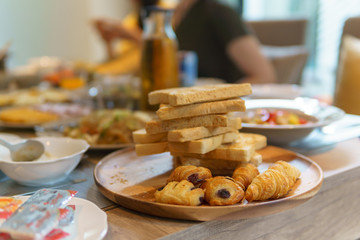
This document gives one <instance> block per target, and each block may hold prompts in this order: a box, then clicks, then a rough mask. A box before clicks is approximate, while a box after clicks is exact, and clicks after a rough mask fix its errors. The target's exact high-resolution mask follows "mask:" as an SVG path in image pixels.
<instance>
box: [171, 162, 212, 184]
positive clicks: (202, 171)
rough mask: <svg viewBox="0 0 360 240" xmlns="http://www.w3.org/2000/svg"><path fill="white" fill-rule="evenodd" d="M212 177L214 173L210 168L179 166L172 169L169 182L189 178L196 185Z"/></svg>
mask: <svg viewBox="0 0 360 240" xmlns="http://www.w3.org/2000/svg"><path fill="white" fill-rule="evenodd" d="M208 178H212V174H211V172H210V170H209V169H207V168H204V167H195V166H179V167H177V168H175V169H174V171H172V173H171V175H170V176H169V177H168V179H167V182H173V181H176V182H180V181H181V180H187V181H189V182H191V183H192V184H194V185H197V184H199V183H202V182H203V181H205V179H208Z"/></svg>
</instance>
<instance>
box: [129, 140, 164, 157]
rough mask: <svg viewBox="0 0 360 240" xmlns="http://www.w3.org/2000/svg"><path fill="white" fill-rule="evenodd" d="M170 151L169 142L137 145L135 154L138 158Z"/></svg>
mask: <svg viewBox="0 0 360 240" xmlns="http://www.w3.org/2000/svg"><path fill="white" fill-rule="evenodd" d="M168 151H169V148H168V142H157V143H146V144H135V152H136V155H137V156H145V155H152V154H158V153H163V152H168Z"/></svg>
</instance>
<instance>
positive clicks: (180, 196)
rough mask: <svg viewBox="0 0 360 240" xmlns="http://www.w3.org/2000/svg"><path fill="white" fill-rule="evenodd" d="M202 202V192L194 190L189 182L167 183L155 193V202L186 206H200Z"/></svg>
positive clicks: (197, 189)
mask: <svg viewBox="0 0 360 240" xmlns="http://www.w3.org/2000/svg"><path fill="white" fill-rule="evenodd" d="M203 200H204V190H203V189H201V188H195V187H194V184H192V183H191V182H189V181H186V180H182V181H181V182H175V181H173V182H169V183H168V184H166V186H165V187H164V188H163V189H161V190H157V191H156V192H155V201H156V202H160V203H169V204H177V205H186V206H198V205H201V204H202V202H203Z"/></svg>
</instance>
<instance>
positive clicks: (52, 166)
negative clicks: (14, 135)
mask: <svg viewBox="0 0 360 240" xmlns="http://www.w3.org/2000/svg"><path fill="white" fill-rule="evenodd" d="M34 139H36V140H39V141H40V142H42V143H43V144H44V146H45V153H44V154H43V155H42V156H41V157H40V158H39V159H37V160H35V161H32V162H14V161H12V160H11V157H10V153H9V150H8V149H7V148H5V147H3V146H0V170H1V171H3V172H4V173H5V175H7V176H8V177H9V178H11V179H13V180H14V181H16V182H18V183H20V184H22V185H26V186H42V185H53V184H55V183H57V182H60V181H62V180H64V179H65V178H66V177H67V176H68V175H69V174H70V173H71V172H72V171H73V170H74V169H75V167H76V166H77V165H78V164H79V162H80V160H81V158H82V156H83V154H84V153H85V152H86V151H87V150H88V148H89V144H88V143H87V142H86V141H84V140H81V139H72V138H66V137H38V138H34ZM12 142H16V141H12Z"/></svg>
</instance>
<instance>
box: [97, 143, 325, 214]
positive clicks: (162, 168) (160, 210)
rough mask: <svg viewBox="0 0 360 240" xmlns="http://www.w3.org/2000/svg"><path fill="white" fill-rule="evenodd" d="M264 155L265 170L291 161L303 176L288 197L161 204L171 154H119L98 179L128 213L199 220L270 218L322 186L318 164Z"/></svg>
mask: <svg viewBox="0 0 360 240" xmlns="http://www.w3.org/2000/svg"><path fill="white" fill-rule="evenodd" d="M259 153H260V154H261V155H262V156H263V163H262V164H261V165H260V166H259V170H260V171H264V170H265V169H267V168H268V167H269V165H270V164H271V163H273V162H275V161H277V160H285V161H289V162H290V163H291V164H293V165H294V166H296V167H297V168H298V169H299V170H300V171H301V176H300V179H299V180H298V181H297V183H296V185H295V186H294V187H293V188H292V190H291V191H290V192H289V193H288V195H287V196H286V197H284V198H281V199H277V200H269V201H262V202H252V203H247V204H235V205H230V206H208V205H202V206H180V205H172V204H163V203H157V202H155V200H154V192H155V191H156V189H158V188H159V187H163V186H164V184H165V183H166V179H167V178H168V176H169V175H170V173H171V171H172V170H173V160H172V157H171V155H170V154H169V153H164V154H157V155H150V156H146V157H138V156H136V153H135V151H134V149H131V148H130V149H124V150H119V151H116V152H114V153H112V154H110V155H108V156H106V157H105V158H103V159H102V160H101V161H100V162H99V163H98V164H97V165H96V167H95V170H94V178H95V183H96V184H97V186H98V188H99V190H100V192H101V193H102V194H103V195H105V196H106V197H107V198H108V199H110V200H111V201H113V202H116V203H118V204H120V205H122V206H124V207H126V208H129V209H133V210H136V211H139V212H143V213H147V214H150V215H155V216H160V217H166V218H174V219H184V220H196V221H210V220H214V219H246V218H252V217H260V216H266V215H270V214H274V213H278V212H281V211H284V210H286V209H290V208H293V207H296V206H298V205H299V204H301V203H304V202H305V201H307V200H308V199H310V198H311V197H312V196H314V195H315V194H316V193H317V192H318V190H319V189H320V187H321V184H322V181H323V172H322V170H321V168H320V167H319V165H317V164H316V163H315V162H313V161H312V160H310V159H309V158H306V157H305V156H302V155H300V154H296V153H294V152H291V151H287V150H284V149H281V148H276V147H267V148H265V149H263V150H261V151H259Z"/></svg>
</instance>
